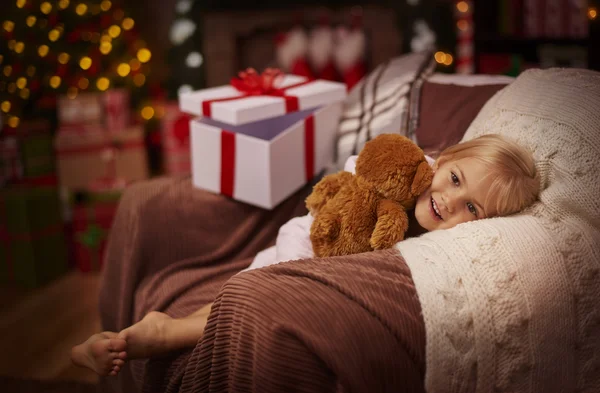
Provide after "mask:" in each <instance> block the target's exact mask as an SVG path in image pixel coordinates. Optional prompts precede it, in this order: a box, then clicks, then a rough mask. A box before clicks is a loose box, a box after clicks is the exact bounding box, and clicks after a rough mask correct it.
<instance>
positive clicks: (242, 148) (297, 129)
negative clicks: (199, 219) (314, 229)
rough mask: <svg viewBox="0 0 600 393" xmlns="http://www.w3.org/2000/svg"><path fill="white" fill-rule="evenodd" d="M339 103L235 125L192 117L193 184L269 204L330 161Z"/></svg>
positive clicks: (237, 197)
mask: <svg viewBox="0 0 600 393" xmlns="http://www.w3.org/2000/svg"><path fill="white" fill-rule="evenodd" d="M341 113H342V104H341V102H337V103H333V104H330V105H327V106H325V107H322V108H320V109H313V110H306V111H300V112H294V113H291V114H287V115H284V116H280V117H277V118H274V119H267V120H263V121H259V122H254V123H250V124H244V125H240V126H234V125H228V124H224V123H220V122H217V121H214V120H211V119H207V118H200V119H195V120H192V121H191V135H190V140H191V149H192V178H193V183H194V185H195V186H196V187H198V188H202V189H205V190H208V191H212V192H215V193H220V194H223V195H227V196H229V197H232V198H234V199H236V200H239V201H242V202H246V203H249V204H252V205H255V206H259V207H262V208H265V209H272V208H274V207H275V206H277V205H278V204H279V203H280V202H282V201H283V200H284V199H286V198H287V197H289V196H290V195H292V194H293V193H294V192H295V191H297V190H299V189H300V188H302V186H304V185H305V184H306V183H307V182H309V181H310V180H311V179H313V178H314V177H315V176H316V175H317V174H319V172H321V171H322V170H323V169H324V168H325V167H326V166H327V165H329V164H331V163H332V161H333V151H334V146H335V130H336V127H337V124H338V121H339V118H340V116H341Z"/></svg>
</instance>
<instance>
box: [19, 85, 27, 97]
mask: <svg viewBox="0 0 600 393" xmlns="http://www.w3.org/2000/svg"><path fill="white" fill-rule="evenodd" d="M19 95H20V96H21V98H22V99H24V100H26V99H28V98H29V89H28V88H24V89H23V90H21V92H20V93H19Z"/></svg>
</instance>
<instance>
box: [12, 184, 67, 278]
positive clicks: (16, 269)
mask: <svg viewBox="0 0 600 393" xmlns="http://www.w3.org/2000/svg"><path fill="white" fill-rule="evenodd" d="M63 229H64V227H63V221H62V215H61V205H60V201H59V196H58V191H57V189H56V187H22V186H19V187H9V188H6V189H4V190H1V191H0V282H2V283H3V284H7V283H9V284H11V285H17V286H21V287H26V288H35V287H39V286H41V285H44V284H45V283H47V282H49V281H51V280H53V279H55V278H57V277H59V276H60V275H61V274H63V273H64V272H66V270H67V244H66V239H65V235H64V231H63Z"/></svg>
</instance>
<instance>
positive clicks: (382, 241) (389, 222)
mask: <svg viewBox="0 0 600 393" xmlns="http://www.w3.org/2000/svg"><path fill="white" fill-rule="evenodd" d="M407 229H408V216H407V215H406V210H405V209H404V208H403V207H402V205H400V204H399V203H398V202H395V201H392V200H390V199H383V200H381V201H379V203H378V205H377V223H376V224H375V229H374V230H373V234H372V235H371V240H370V243H371V247H372V248H373V249H374V250H383V249H386V248H391V247H392V246H393V245H394V244H396V243H397V242H399V241H401V240H404V234H405V233H406V230H407Z"/></svg>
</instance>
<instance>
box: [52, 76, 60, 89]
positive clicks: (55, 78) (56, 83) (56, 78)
mask: <svg viewBox="0 0 600 393" xmlns="http://www.w3.org/2000/svg"><path fill="white" fill-rule="evenodd" d="M61 82H62V80H61V79H60V76H58V75H54V76H53V77H52V78H50V86H51V87H53V88H54V89H58V87H59V86H60V83H61Z"/></svg>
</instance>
